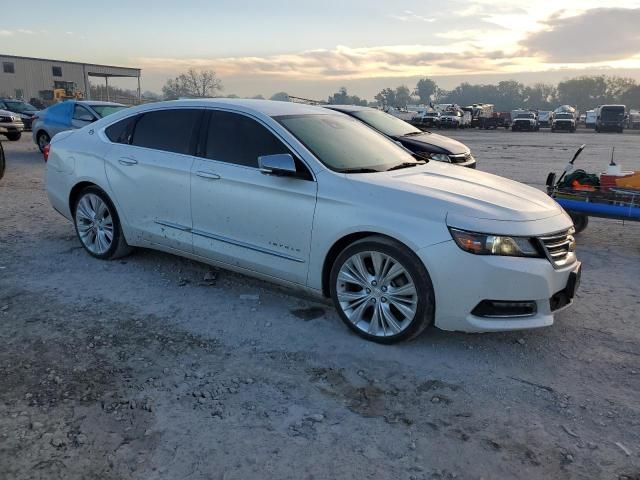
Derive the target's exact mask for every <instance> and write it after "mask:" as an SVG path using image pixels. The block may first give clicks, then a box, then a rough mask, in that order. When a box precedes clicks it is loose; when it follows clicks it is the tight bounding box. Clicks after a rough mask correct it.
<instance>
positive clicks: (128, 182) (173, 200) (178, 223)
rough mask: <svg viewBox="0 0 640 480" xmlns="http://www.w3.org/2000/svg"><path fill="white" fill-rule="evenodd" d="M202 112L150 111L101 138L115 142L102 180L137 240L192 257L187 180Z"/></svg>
mask: <svg viewBox="0 0 640 480" xmlns="http://www.w3.org/2000/svg"><path fill="white" fill-rule="evenodd" d="M202 113H203V110H202V109H194V108H188V109H187V108H175V109H163V110H155V111H151V112H147V113H143V114H141V115H138V116H136V117H130V118H129V119H125V120H122V121H120V122H118V123H116V124H114V125H112V126H111V127H109V128H107V130H106V131H105V133H106V134H107V136H108V137H109V138H110V139H111V141H113V142H114V146H113V148H112V149H111V150H110V151H109V154H108V160H107V162H106V171H107V177H108V179H109V184H110V186H111V189H112V190H113V191H114V193H115V198H116V201H117V202H118V211H119V212H120V211H121V212H122V214H123V215H124V216H125V217H126V221H127V223H128V225H129V226H130V227H131V230H132V231H133V232H135V234H136V235H137V237H138V239H141V240H144V241H146V242H150V243H152V244H156V245H162V246H164V247H170V248H173V249H177V250H181V251H186V252H191V251H192V241H191V227H192V223H191V205H190V204H191V196H190V188H191V187H190V182H191V179H190V175H191V166H192V165H193V162H194V158H195V157H193V156H192V153H193V150H194V148H195V143H196V141H197V138H198V128H199V125H200V119H201V116H202Z"/></svg>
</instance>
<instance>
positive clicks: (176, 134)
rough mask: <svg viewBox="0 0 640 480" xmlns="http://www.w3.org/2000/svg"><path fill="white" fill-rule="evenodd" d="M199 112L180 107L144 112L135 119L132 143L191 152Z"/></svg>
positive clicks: (198, 120) (164, 149) (153, 147)
mask: <svg viewBox="0 0 640 480" xmlns="http://www.w3.org/2000/svg"><path fill="white" fill-rule="evenodd" d="M202 112H203V111H202V110H198V109H188V108H180V109H170V110H158V111H155V112H148V113H143V114H142V115H141V116H140V118H139V119H138V121H137V122H136V125H135V128H134V131H133V137H132V139H131V145H135V146H137V147H144V148H151V149H154V150H162V151H165V152H173V153H181V154H190V153H192V152H193V150H194V147H195V143H196V141H197V134H198V132H197V128H198V126H199V123H200V118H201V116H202Z"/></svg>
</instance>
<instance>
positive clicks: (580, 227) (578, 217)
mask: <svg viewBox="0 0 640 480" xmlns="http://www.w3.org/2000/svg"><path fill="white" fill-rule="evenodd" d="M569 216H570V217H571V220H573V226H574V228H575V229H576V234H578V233H581V232H584V230H585V229H586V228H587V226H588V225H589V217H587V216H586V215H583V214H581V213H574V212H569Z"/></svg>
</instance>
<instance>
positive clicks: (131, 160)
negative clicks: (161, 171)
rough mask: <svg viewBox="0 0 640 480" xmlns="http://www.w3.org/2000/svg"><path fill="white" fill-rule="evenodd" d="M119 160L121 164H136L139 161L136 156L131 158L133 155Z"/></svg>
mask: <svg viewBox="0 0 640 480" xmlns="http://www.w3.org/2000/svg"><path fill="white" fill-rule="evenodd" d="M118 162H119V163H120V165H127V166H129V165H136V164H137V163H138V161H137V160H136V159H135V158H131V157H120V158H119V159H118Z"/></svg>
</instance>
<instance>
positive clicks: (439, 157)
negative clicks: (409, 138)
mask: <svg viewBox="0 0 640 480" xmlns="http://www.w3.org/2000/svg"><path fill="white" fill-rule="evenodd" d="M429 158H430V159H431V160H435V161H436V162H448V161H449V155H447V154H446V153H430V154H429Z"/></svg>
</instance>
